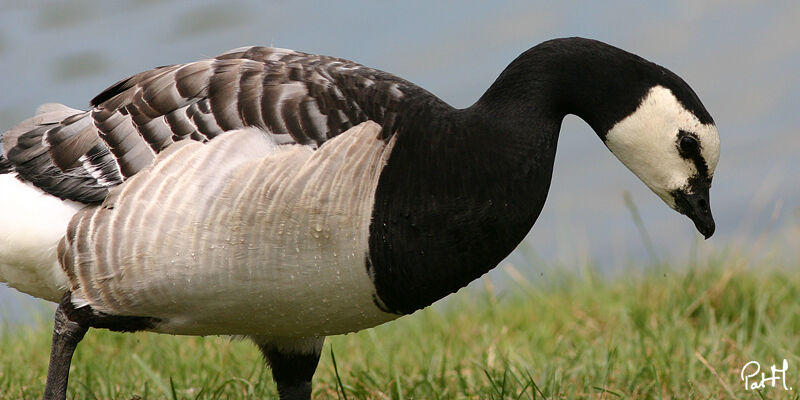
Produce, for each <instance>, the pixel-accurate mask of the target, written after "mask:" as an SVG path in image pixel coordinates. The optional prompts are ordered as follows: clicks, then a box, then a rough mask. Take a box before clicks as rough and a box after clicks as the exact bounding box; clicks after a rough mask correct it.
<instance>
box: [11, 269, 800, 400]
mask: <svg viewBox="0 0 800 400" xmlns="http://www.w3.org/2000/svg"><path fill="white" fill-rule="evenodd" d="M745 264H747V263H746V262H739V261H737V258H735V257H729V256H728V257H720V259H717V260H711V261H708V262H707V263H706V264H705V265H698V266H695V267H693V268H683V269H681V268H669V269H659V268H651V269H649V270H648V271H647V272H642V271H641V270H638V272H636V273H621V274H616V275H615V276H614V277H609V278H601V277H599V276H598V275H597V274H595V273H593V272H592V271H591V270H589V271H584V272H582V273H578V274H566V273H563V274H562V273H558V272H554V271H544V272H541V273H539V272H537V273H534V274H531V275H533V276H535V278H531V279H525V278H523V277H521V276H520V274H519V272H518V271H517V270H515V269H513V268H506V272H507V273H508V275H509V277H510V278H511V279H509V281H511V282H513V283H512V284H511V285H510V286H511V287H510V288H508V289H507V290H504V291H503V294H502V295H495V294H494V293H495V291H493V290H492V289H491V287H481V288H478V289H475V288H471V289H469V290H462V291H461V292H459V293H458V294H457V295H456V296H455V297H454V298H452V299H450V301H449V302H448V303H447V304H446V305H444V306H441V307H436V308H435V309H428V310H425V311H423V312H419V313H417V314H414V315H413V316H410V317H405V318H401V319H400V320H398V321H395V322H393V323H389V324H386V325H383V326H380V327H378V328H375V329H370V330H367V331H364V332H360V333H358V334H352V335H346V336H339V337H334V338H331V339H329V340H328V342H327V343H326V346H325V349H324V352H323V356H322V360H321V362H320V366H319V369H318V370H317V374H316V376H315V379H314V396H315V398H347V399H360V398H376V399H382V398H392V399H437V398H446V399H460V398H469V399H473V398H480V399H483V398H490V399H505V398H508V399H518V398H522V399H540V398H547V399H562V398H587V397H588V398H595V399H616V398H633V399H639V398H656V399H661V398H663V399H670V398H681V399H685V398H699V399H720V398H741V399H761V398H791V399H796V398H800V397H798V394H800V356H799V355H798V349H800V347H798V344H799V343H798V342H799V341H800V335H798V334H797V332H800V302H798V301H797V299H798V298H799V297H800V293H798V292H799V291H800V274H798V273H797V271H798V269H797V267H798V265H797V263H795V264H794V265H783V266H764V267H759V268H755V267H752V266H746V265H745ZM1 332H2V333H0V398H3V399H18V398H25V399H29V398H31V399H32V398H38V397H39V396H40V395H41V393H42V390H43V387H44V376H45V373H46V367H47V359H48V351H49V342H50V324H48V323H46V322H43V323H41V324H39V325H38V326H34V327H14V328H11V327H7V328H6V329H3V330H2V331H1ZM334 357H335V361H336V362H335V363H334V360H333V358H334ZM784 358H785V359H787V361H788V365H789V368H788V370H787V372H786V381H787V386H793V390H792V391H784V390H783V389H782V388H781V383H780V382H777V386H778V387H771V386H767V387H766V388H763V389H760V390H749V391H746V390H745V387H744V383H743V382H742V381H741V380H740V377H739V376H740V375H739V374H740V371H741V369H742V367H743V366H744V365H745V364H746V363H747V362H748V361H751V360H754V361H758V362H760V363H761V366H762V370H763V369H767V370H768V369H769V366H770V365H772V364H777V365H778V366H780V362H781V361H782V360H783V359H784ZM337 370H338V373H337ZM71 378H72V379H71V381H70V398H76V399H131V398H136V396H139V397H141V398H142V399H150V398H176V399H230V398H258V397H274V396H275V393H276V392H275V388H274V385H273V383H272V382H271V378H270V373H269V371H268V370H266V369H265V368H264V366H263V364H262V362H261V360H260V358H259V354H258V352H257V351H256V350H255V348H254V347H253V346H252V345H250V344H249V343H248V342H245V341H230V340H228V339H224V338H213V337H212V338H195V337H171V336H165V335H155V334H114V333H110V332H107V331H100V330H92V331H90V332H89V333H88V334H87V336H86V339H84V341H83V342H82V343H81V346H80V347H79V348H78V352H77V353H76V357H75V359H74V360H73V368H72V373H71ZM345 396H346V397H345Z"/></svg>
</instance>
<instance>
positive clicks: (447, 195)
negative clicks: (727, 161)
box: [369, 42, 647, 313]
mask: <svg viewBox="0 0 800 400" xmlns="http://www.w3.org/2000/svg"><path fill="white" fill-rule="evenodd" d="M579 44H580V43H579ZM590 44H592V45H594V46H596V44H595V43H590ZM604 46H606V47H607V48H610V49H612V50H608V49H607V48H606V47H603V48H602V50H603V51H598V50H597V49H596V48H593V47H592V46H580V45H579V46H577V48H576V47H575V46H571V47H570V49H568V50H569V51H566V50H565V49H563V48H562V47H560V46H553V45H549V42H547V43H545V44H542V45H539V46H537V47H534V48H533V49H531V50H529V51H527V52H525V53H523V54H522V55H521V56H520V57H519V58H517V59H516V60H515V61H514V62H512V63H511V64H510V65H509V66H508V68H507V69H506V70H505V71H504V72H503V73H502V74H501V75H500V77H498V79H497V81H496V82H495V83H494V84H493V85H492V86H491V87H490V88H489V89H488V90H487V92H486V93H485V94H484V95H483V96H482V97H481V98H480V99H479V100H478V102H476V103H475V104H474V105H473V106H471V107H469V108H467V109H464V110H455V109H453V108H451V107H449V106H447V105H446V104H445V103H443V102H441V101H440V100H439V99H437V98H435V97H434V96H432V95H430V94H429V93H427V92H424V91H422V90H420V92H419V93H413V94H408V95H409V102H408V103H406V107H407V109H406V110H404V111H403V118H402V121H401V123H400V125H399V129H398V133H397V139H396V140H397V141H396V143H395V147H394V149H393V151H392V154H391V155H390V158H389V160H388V163H387V165H386V167H385V168H384V170H383V172H382V174H381V178H380V181H379V184H378V188H377V191H376V195H375V207H374V210H373V220H372V224H371V227H370V255H369V261H370V262H371V264H370V270H371V273H372V274H373V277H374V280H375V284H376V288H377V297H378V299H376V303H378V304H379V305H380V306H382V307H384V309H386V310H387V311H391V312H395V313H411V312H413V311H415V310H417V309H420V308H423V307H425V306H428V305H430V304H431V303H433V302H434V301H436V300H438V299H440V298H442V297H444V296H446V295H448V294H450V293H452V292H455V291H456V290H458V289H459V288H461V287H464V286H466V285H467V284H468V283H469V282H471V281H473V280H474V279H476V278H478V277H479V276H481V275H483V274H485V273H486V272H488V271H489V270H490V269H492V268H494V267H495V266H496V265H497V264H498V263H499V262H500V261H501V260H502V259H503V258H505V257H506V256H507V255H508V254H509V253H510V252H511V251H512V250H513V249H514V248H515V247H516V246H517V245H518V244H519V243H520V242H521V241H522V239H523V238H524V237H525V235H526V234H527V233H528V232H529V231H530V229H531V227H532V226H533V223H534V222H535V221H536V219H537V217H538V216H539V213H540V212H541V210H542V207H543V206H544V202H545V198H546V196H547V192H548V189H549V186H550V179H551V176H552V170H553V162H554V158H555V152H556V142H557V139H558V133H559V129H560V126H561V121H562V120H563V118H564V116H565V115H566V114H568V113H572V114H576V115H578V116H579V117H581V118H583V119H584V120H586V122H587V123H589V124H590V125H591V126H592V127H593V128H594V129H595V130H596V131H597V132H605V131H606V130H607V129H608V128H610V127H611V126H612V125H613V123H614V122H615V121H616V120H619V119H621V118H622V117H623V116H624V115H627V114H628V113H630V112H632V111H633V110H634V109H635V107H636V106H637V105H638V101H639V99H640V98H641V96H643V95H644V93H646V90H647V89H646V88H644V85H641V86H642V88H643V89H641V90H640V92H641V94H635V95H634V96H630V95H628V97H631V98H630V99H629V98H627V97H623V95H622V94H620V93H630V90H628V89H629V87H628V86H629V85H630V82H631V81H636V82H638V81H639V80H640V79H638V78H637V77H636V76H635V75H633V77H632V78H631V74H632V73H631V72H625V71H626V70H625V68H622V67H620V66H619V65H617V64H623V65H624V64H626V63H631V62H633V63H637V62H646V61H644V60H641V59H639V58H638V57H636V56H633V55H630V54H629V53H624V52H622V51H621V50H618V49H615V48H612V47H610V46H607V45H604ZM584 47H586V48H584ZM618 52H622V53H624V54H627V56H625V60H627V61H624V60H623V61H624V62H622V61H619V60H618V59H617V58H619V57H620V54H619V53H618ZM640 60H641V61H640ZM609 65H611V66H610V68H611V70H615V69H620V68H622V69H621V71H622V72H621V73H627V74H628V75H629V78H631V79H625V78H624V77H613V76H607V75H608V71H609ZM626 68H627V67H626ZM628 69H630V70H634V71H635V68H634V67H630V68H628ZM621 85H626V86H625V87H622V86H621ZM608 104H611V105H616V106H615V107H611V106H610V105H608ZM600 136H601V137H602V134H601V135H600Z"/></svg>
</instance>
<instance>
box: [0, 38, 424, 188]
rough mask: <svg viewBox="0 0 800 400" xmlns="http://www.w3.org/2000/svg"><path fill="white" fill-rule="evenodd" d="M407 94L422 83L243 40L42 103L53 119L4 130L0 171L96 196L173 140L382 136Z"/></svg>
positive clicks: (314, 141)
mask: <svg viewBox="0 0 800 400" xmlns="http://www.w3.org/2000/svg"><path fill="white" fill-rule="evenodd" d="M415 91H422V89H419V88H418V87H416V86H414V85H413V84H411V83H409V82H407V81H405V80H402V79H400V78H397V77H395V76H393V75H391V74H388V73H385V72H382V71H378V70H374V69H371V68H367V67H364V66H362V65H359V64H356V63H354V62H352V61H347V60H343V59H339V58H333V57H326V56H318V55H311V54H306V53H300V52H295V51H292V50H287V49H277V48H268V47H243V48H239V49H235V50H231V51H229V52H226V53H223V54H221V55H219V56H217V57H216V58H213V59H207V60H201V61H197V62H192V63H187V64H176V65H169V66H163V67H159V68H155V69H152V70H149V71H145V72H142V73H140V74H137V75H133V76H131V77H128V78H126V79H123V80H121V81H119V82H117V83H116V84H114V85H112V86H111V87H109V88H108V89H106V90H105V91H103V92H102V93H100V94H99V95H97V96H96V97H95V98H94V99H92V101H91V103H90V104H91V106H92V107H91V109H90V110H88V111H80V110H72V109H68V108H67V107H65V106H61V105H52V106H50V107H51V108H52V110H51V112H58V113H61V114H59V115H63V116H62V118H60V119H52V118H51V119H48V120H47V121H46V122H41V121H40V122H35V121H32V120H29V121H26V122H27V124H26V125H20V126H18V127H16V128H14V129H13V130H12V131H24V132H18V133H16V134H15V135H12V136H14V138H13V139H10V140H6V139H5V136H9V134H8V133H6V134H5V136H4V139H3V140H4V148H5V149H6V150H5V151H8V152H9V153H11V152H13V153H14V154H16V155H17V157H16V158H14V159H11V158H8V157H5V159H0V171H3V172H4V173H5V172H10V171H11V170H12V169H16V170H17V172H19V176H20V177H21V178H22V179H24V180H28V181H30V182H32V183H34V184H35V185H37V186H38V187H40V188H42V189H43V190H45V191H46V192H49V193H51V194H54V195H57V196H59V197H61V198H66V199H70V200H75V201H79V202H83V203H96V202H99V201H102V200H103V198H104V197H105V196H106V195H107V194H108V188H110V187H113V186H115V185H118V184H120V183H121V182H123V181H124V180H126V179H128V178H130V177H131V176H133V175H135V174H136V173H137V172H139V171H140V170H142V169H143V168H145V167H147V166H148V165H150V164H152V162H153V160H154V158H155V156H156V155H157V154H158V153H160V152H162V151H164V150H165V149H167V148H169V147H170V146H172V145H173V144H174V143H175V142H178V141H181V140H186V139H189V140H193V141H199V142H206V141H209V140H212V139H214V138H215V137H217V136H219V135H221V134H223V133H225V132H227V131H230V130H234V129H241V128H245V127H257V128H260V129H262V130H263V131H265V132H266V133H265V134H269V135H272V136H274V139H275V140H276V141H277V142H278V143H282V144H285V143H299V144H305V145H311V146H312V147H313V148H317V147H319V145H321V144H322V143H324V142H325V141H327V140H329V139H330V138H332V137H334V136H336V135H338V134H340V133H341V132H343V131H345V130H347V129H349V128H351V127H353V126H355V125H357V124H358V123H361V122H363V121H366V120H368V119H371V120H373V121H376V122H377V123H379V124H381V125H382V126H383V130H384V132H383V133H382V137H383V138H387V137H389V136H390V135H391V134H393V133H394V132H395V131H396V129H397V126H398V124H399V122H398V121H396V115H397V114H398V113H399V111H400V108H401V107H402V103H403V101H404V99H405V95H406V93H410V92H415ZM64 110H70V112H69V113H66V114H65V113H64ZM52 115H55V114H52ZM23 128H24V129H23ZM29 132H33V133H29ZM23 134H28V135H29V137H26V138H27V139H31V138H33V137H38V138H41V140H40V141H39V142H38V143H33V141H31V140H27V141H26V142H25V143H24V144H25V146H24V154H23V155H21V154H22V153H23V147H20V148H18V149H15V148H16V147H18V146H17V140H18V139H17V138H18V137H20V136H22V135H23ZM34 153H35V154H36V156H34V155H33V154H34ZM39 156H41V157H39ZM34 157H38V158H36V160H35V162H33V158H34ZM24 163H27V164H25V165H21V164H24ZM54 182H55V183H54Z"/></svg>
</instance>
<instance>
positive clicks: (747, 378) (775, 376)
mask: <svg viewBox="0 0 800 400" xmlns="http://www.w3.org/2000/svg"><path fill="white" fill-rule="evenodd" d="M788 369H789V362H788V361H786V359H785V358H784V359H783V363H782V365H781V368H778V367H776V366H775V364H773V365H772V366H770V368H769V370H770V376H767V373H766V372H761V364H759V363H758V361H750V362H749V363H747V364H745V365H744V367H742V373H741V374H739V376H740V377H741V378H742V380H743V381H744V389H745V390H751V389H763V388H765V387H766V386H767V385H771V386H772V387H775V384H776V383H777V382H778V381H780V383H781V386H783V390H792V388H791V387H787V386H786V370H788ZM759 372H761V376H760V377H759V376H758V373H759ZM759 378H760V379H759Z"/></svg>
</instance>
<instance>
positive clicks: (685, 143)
mask: <svg viewBox="0 0 800 400" xmlns="http://www.w3.org/2000/svg"><path fill="white" fill-rule="evenodd" d="M678 146H680V148H681V150H682V151H683V152H686V153H689V152H693V151H695V150H697V139H696V138H695V137H694V136H691V135H684V136H681V138H680V140H679V141H678Z"/></svg>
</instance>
